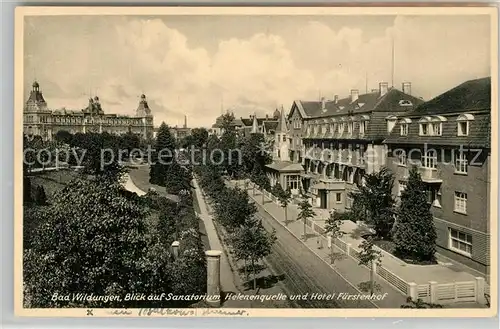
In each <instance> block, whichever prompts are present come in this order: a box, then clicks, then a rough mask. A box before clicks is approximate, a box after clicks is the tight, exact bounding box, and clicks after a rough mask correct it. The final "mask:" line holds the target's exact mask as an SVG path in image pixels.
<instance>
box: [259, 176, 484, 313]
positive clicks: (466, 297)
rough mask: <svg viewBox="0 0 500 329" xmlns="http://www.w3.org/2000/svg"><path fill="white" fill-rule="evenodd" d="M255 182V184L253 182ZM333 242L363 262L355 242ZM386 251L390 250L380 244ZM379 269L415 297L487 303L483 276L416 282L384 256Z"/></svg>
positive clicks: (440, 301)
mask: <svg viewBox="0 0 500 329" xmlns="http://www.w3.org/2000/svg"><path fill="white" fill-rule="evenodd" d="M250 186H252V185H250ZM264 195H265V196H267V197H268V198H270V199H271V200H273V201H274V202H275V203H278V200H277V199H276V198H275V197H274V196H273V195H272V194H271V193H269V192H264ZM306 225H307V226H309V227H310V228H311V229H312V230H313V231H314V232H315V233H317V234H320V235H322V236H324V235H325V230H324V228H323V227H321V226H319V225H317V224H316V223H314V221H310V220H309V221H307V222H306ZM333 244H334V245H335V246H336V247H338V248H339V249H340V250H341V251H342V252H344V253H345V254H346V255H347V256H349V257H351V258H353V259H354V260H355V261H356V262H359V250H357V249H356V248H354V247H353V246H351V245H350V244H349V243H346V242H345V241H343V240H341V239H339V238H337V239H335V240H334V241H333ZM376 248H377V249H378V250H380V251H381V252H382V253H383V254H387V252H386V251H384V250H382V249H380V248H378V247H376ZM374 269H375V272H376V273H377V275H378V276H380V277H381V278H382V279H384V280H385V281H386V282H388V283H389V284H391V285H392V286H393V287H395V288H396V289H397V290H398V291H400V292H401V293H402V294H404V295H405V296H408V297H412V299H413V300H417V299H421V300H422V301H424V302H426V303H433V304H443V305H444V304H452V303H458V302H478V303H480V304H486V298H485V293H486V294H487V293H489V285H486V284H485V280H484V278H482V277H476V278H475V281H464V282H452V283H437V282H434V281H430V282H429V283H426V284H418V285H417V284H416V283H414V282H407V281H405V280H404V279H402V278H400V277H399V276H397V275H396V274H394V273H392V272H391V271H390V270H389V269H387V268H385V267H384V263H383V258H382V263H381V265H376V266H374Z"/></svg>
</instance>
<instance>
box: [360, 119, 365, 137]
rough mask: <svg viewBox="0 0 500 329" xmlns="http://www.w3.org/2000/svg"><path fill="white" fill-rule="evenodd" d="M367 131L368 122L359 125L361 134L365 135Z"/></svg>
mask: <svg viewBox="0 0 500 329" xmlns="http://www.w3.org/2000/svg"><path fill="white" fill-rule="evenodd" d="M365 131H366V121H361V122H360V123H359V134H360V135H364V134H365Z"/></svg>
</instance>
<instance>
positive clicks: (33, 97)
mask: <svg viewBox="0 0 500 329" xmlns="http://www.w3.org/2000/svg"><path fill="white" fill-rule="evenodd" d="M30 101H31V102H34V103H37V104H39V103H45V99H44V98H43V95H42V92H41V91H34V90H32V91H31V92H30V97H28V100H27V102H30Z"/></svg>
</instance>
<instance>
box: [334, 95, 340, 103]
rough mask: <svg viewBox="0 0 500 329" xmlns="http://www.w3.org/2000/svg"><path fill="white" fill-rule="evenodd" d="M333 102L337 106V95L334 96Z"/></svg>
mask: <svg viewBox="0 0 500 329" xmlns="http://www.w3.org/2000/svg"><path fill="white" fill-rule="evenodd" d="M333 101H334V102H335V104H337V103H338V102H339V95H334V96H333Z"/></svg>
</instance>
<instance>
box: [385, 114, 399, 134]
mask: <svg viewBox="0 0 500 329" xmlns="http://www.w3.org/2000/svg"><path fill="white" fill-rule="evenodd" d="M386 119H387V132H388V133H390V132H391V131H392V129H394V127H395V126H396V121H397V120H398V118H397V117H396V116H394V115H391V116H388V117H387V118H386Z"/></svg>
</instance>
